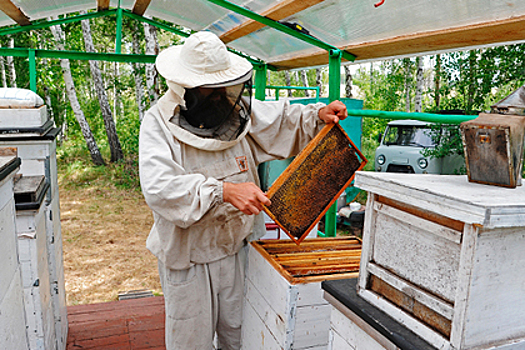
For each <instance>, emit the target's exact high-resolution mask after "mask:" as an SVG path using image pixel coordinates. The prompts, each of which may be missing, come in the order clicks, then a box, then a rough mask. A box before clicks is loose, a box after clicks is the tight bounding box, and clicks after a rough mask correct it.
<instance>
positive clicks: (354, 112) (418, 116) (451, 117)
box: [348, 109, 477, 124]
mask: <svg viewBox="0 0 525 350" xmlns="http://www.w3.org/2000/svg"><path fill="white" fill-rule="evenodd" d="M348 116H352V117H372V118H385V119H396V120H399V119H415V120H422V121H426V122H435V123H442V124H460V123H462V122H465V121H467V120H472V119H474V118H476V117H477V115H456V114H433V113H415V112H414V113H410V112H387V111H375V110H366V109H349V110H348Z"/></svg>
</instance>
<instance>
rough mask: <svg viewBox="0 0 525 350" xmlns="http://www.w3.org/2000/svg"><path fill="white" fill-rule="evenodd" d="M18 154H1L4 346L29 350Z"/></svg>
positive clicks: (0, 330)
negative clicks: (18, 221)
mask: <svg viewBox="0 0 525 350" xmlns="http://www.w3.org/2000/svg"><path fill="white" fill-rule="evenodd" d="M18 167H19V162H18V161H17V158H16V156H9V157H8V156H0V240H1V241H2V244H0V266H1V267H2V268H1V269H0V348H2V349H10V350H11V349H12V350H27V349H28V341H27V335H26V329H25V325H26V321H25V314H24V299H23V288H22V278H21V271H20V270H21V267H20V263H19V261H18V252H17V251H18V249H17V244H16V233H15V230H16V229H15V201H14V195H13V177H14V175H15V173H16V171H17V170H18Z"/></svg>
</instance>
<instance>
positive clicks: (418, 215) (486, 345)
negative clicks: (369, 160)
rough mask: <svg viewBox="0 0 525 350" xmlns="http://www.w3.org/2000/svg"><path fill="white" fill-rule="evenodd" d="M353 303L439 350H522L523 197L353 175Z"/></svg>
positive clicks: (438, 182)
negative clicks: (359, 195) (356, 194)
mask: <svg viewBox="0 0 525 350" xmlns="http://www.w3.org/2000/svg"><path fill="white" fill-rule="evenodd" d="M356 186H357V187H359V188H361V189H363V190H366V191H368V202H367V208H366V216H365V227H364V232H363V251H362V256H361V269H360V275H359V287H358V288H359V295H360V296H361V297H362V298H364V299H365V300H367V301H368V302H369V303H371V304H372V305H374V306H376V307H377V308H379V309H381V310H383V311H384V312H386V313H387V314H388V315H389V316H391V317H392V318H394V319H395V320H397V321H398V322H400V323H402V324H403V325H405V326H406V327H407V328H408V329H410V330H411V331H413V332H414V333H416V334H417V335H419V336H420V337H421V338H423V339H425V340H426V341H427V342H428V343H430V344H432V345H433V346H434V347H435V348H437V349H455V350H467V349H468V350H471V349H476V350H484V349H491V350H496V349H501V350H503V349H505V350H507V349H522V348H524V347H525V323H524V322H523V310H525V298H523V286H524V285H525V268H524V267H525V256H524V254H523V251H525V188H524V187H523V186H520V187H517V188H505V187H500V186H486V185H483V184H477V183H472V182H469V181H468V179H467V176H453V175H417V174H392V173H372V172H358V173H357V175H356Z"/></svg>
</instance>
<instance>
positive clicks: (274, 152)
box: [224, 101, 348, 215]
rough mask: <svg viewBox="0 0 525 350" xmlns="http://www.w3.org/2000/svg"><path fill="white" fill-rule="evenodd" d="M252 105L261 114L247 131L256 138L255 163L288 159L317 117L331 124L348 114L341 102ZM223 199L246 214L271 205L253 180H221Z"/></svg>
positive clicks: (315, 127)
mask: <svg viewBox="0 0 525 350" xmlns="http://www.w3.org/2000/svg"><path fill="white" fill-rule="evenodd" d="M256 103H257V102H256ZM254 108H255V110H254V113H261V117H262V120H258V118H257V117H258V116H256V117H255V118H254V119H255V120H254V121H253V122H254V125H253V126H252V129H251V130H252V131H251V132H250V137H252V138H253V139H254V140H255V141H256V143H255V144H254V145H253V146H252V147H253V149H254V153H255V155H256V160H258V163H261V160H262V161H266V160H270V159H275V158H288V157H291V156H293V155H295V154H297V153H298V152H299V151H300V150H302V149H303V148H304V147H305V146H306V144H307V143H308V142H310V140H311V139H312V138H313V137H314V136H315V135H316V134H317V132H318V131H319V130H320V127H322V125H320V124H321V123H319V120H321V121H322V122H324V123H325V124H330V123H337V122H339V120H343V119H345V118H346V117H347V116H348V113H347V111H346V106H345V105H344V103H342V102H340V101H334V102H332V103H330V104H329V105H327V106H324V105H321V104H317V105H308V106H304V105H294V106H293V107H292V106H291V105H290V104H288V103H287V102H285V103H273V104H272V103H264V104H261V105H260V106H254ZM272 112H273V114H272ZM277 126H279V127H277ZM269 157H272V158H269ZM257 158H258V159H257ZM224 201H225V202H229V203H231V204H232V205H234V206H235V207H236V208H237V209H239V210H241V211H242V212H243V213H245V214H248V215H250V214H258V213H259V212H260V211H261V210H262V204H264V205H266V206H268V205H270V204H271V203H270V201H269V199H268V198H267V197H266V195H265V194H264V192H263V191H262V190H261V189H260V188H259V187H257V186H256V185H255V184H254V183H241V184H233V183H224Z"/></svg>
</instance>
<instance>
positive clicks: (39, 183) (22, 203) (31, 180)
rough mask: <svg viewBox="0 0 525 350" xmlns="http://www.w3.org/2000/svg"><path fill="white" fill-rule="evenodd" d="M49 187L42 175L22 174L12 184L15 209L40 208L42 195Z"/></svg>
mask: <svg viewBox="0 0 525 350" xmlns="http://www.w3.org/2000/svg"><path fill="white" fill-rule="evenodd" d="M48 188H49V184H48V183H47V182H46V179H45V176H44V175H36V176H22V177H20V178H19V179H17V180H16V182H15V186H14V197H15V208H16V210H33V209H38V208H40V204H41V203H42V201H43V200H44V195H45V193H46V191H47V189H48Z"/></svg>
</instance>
